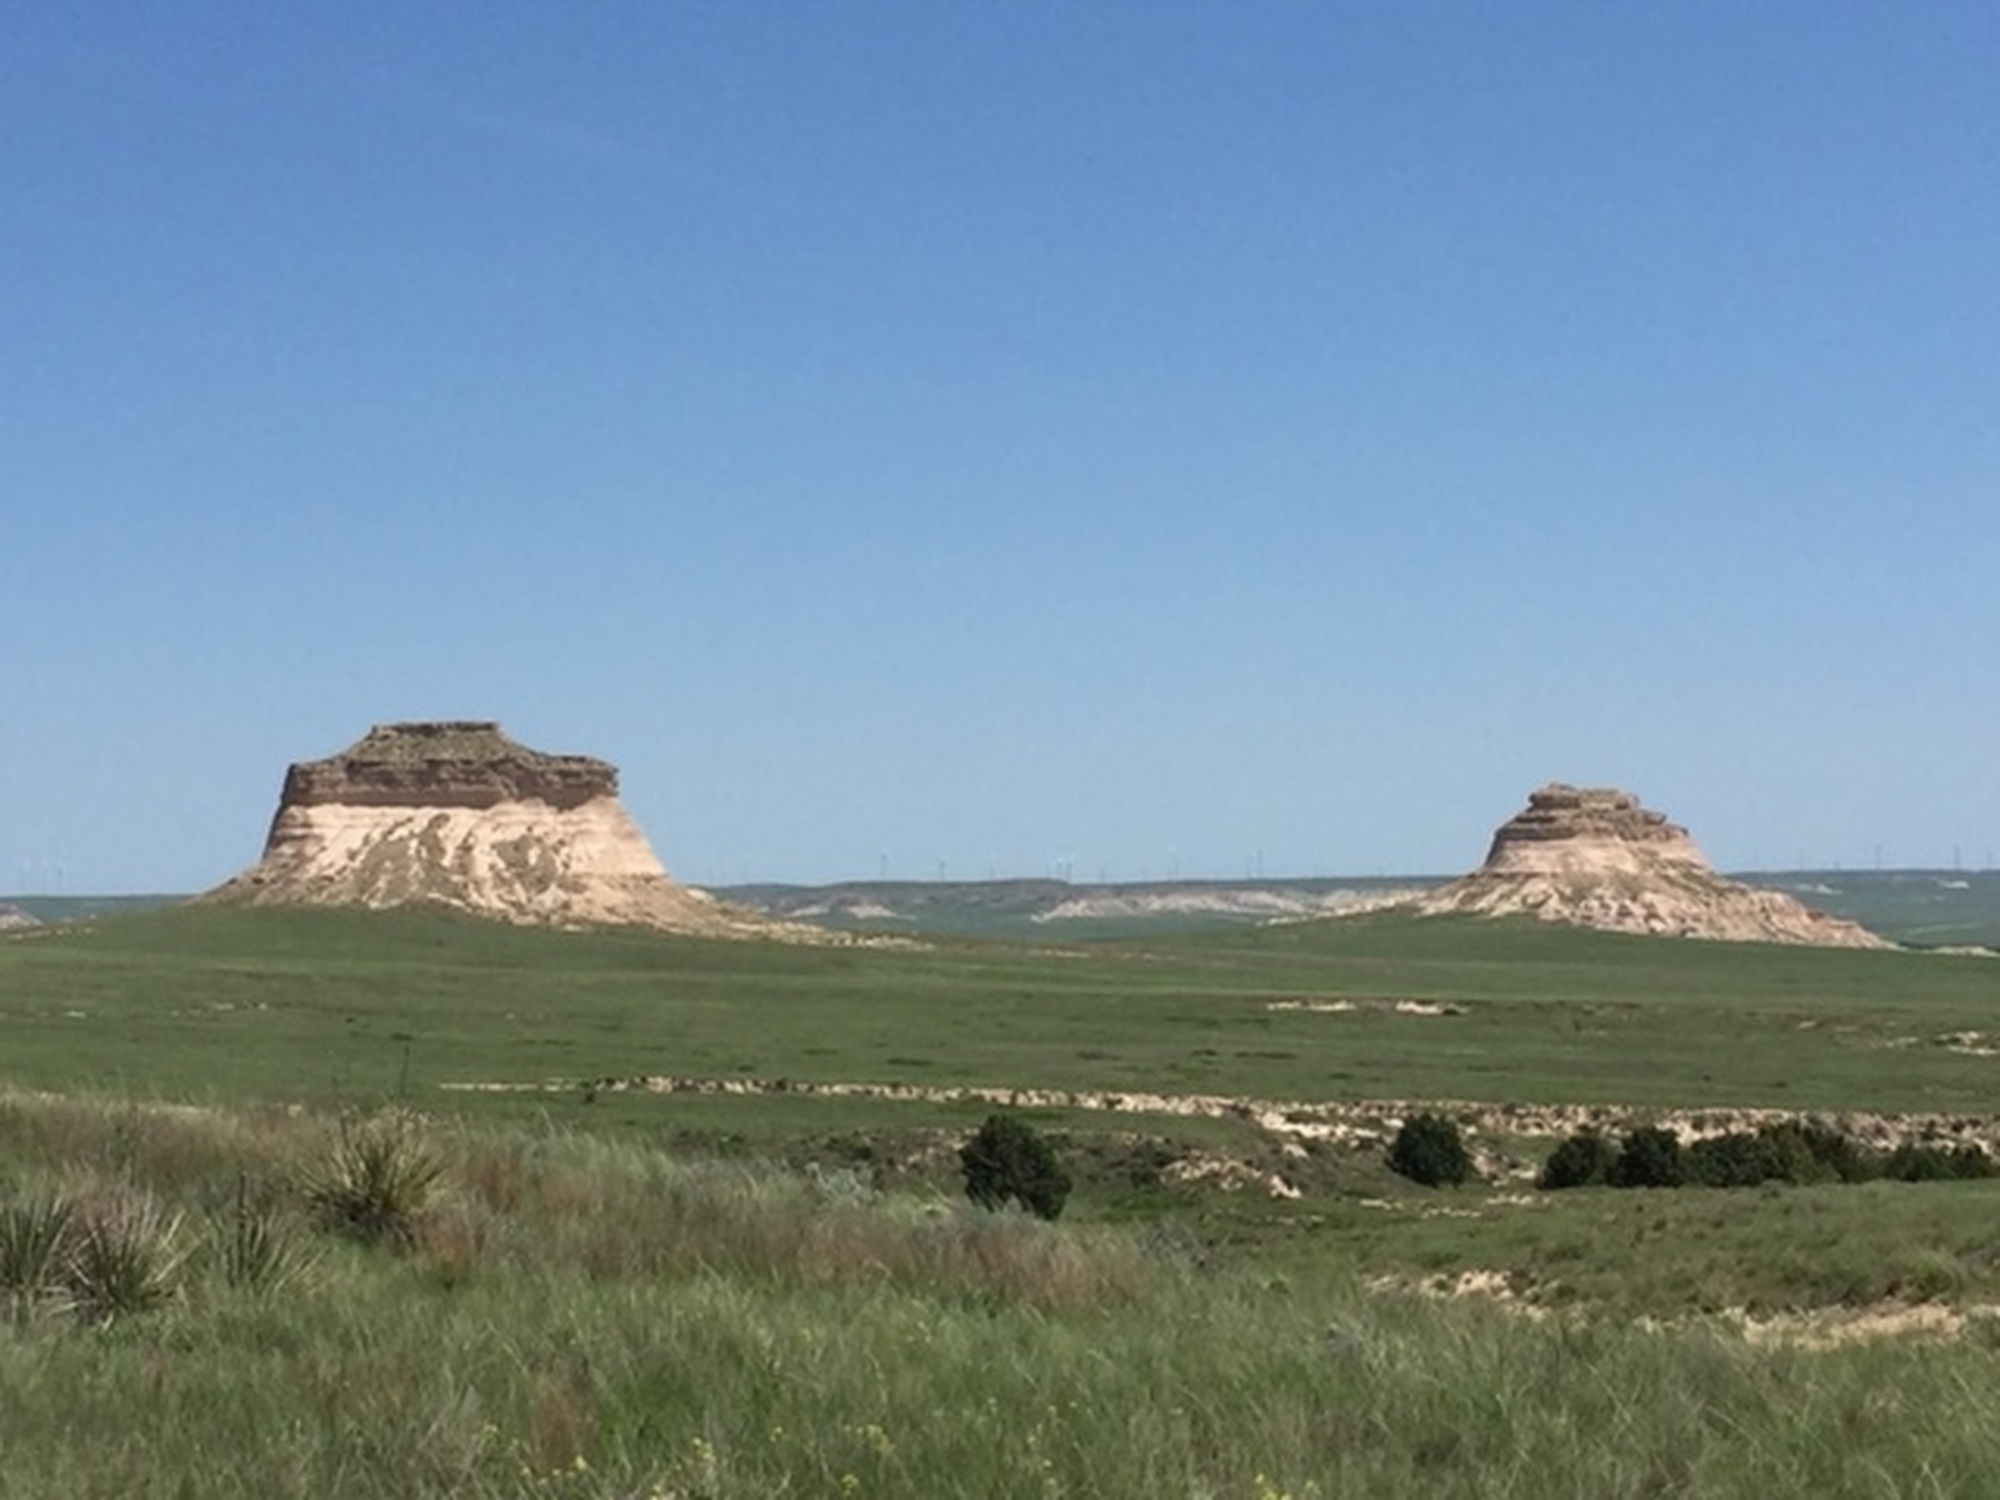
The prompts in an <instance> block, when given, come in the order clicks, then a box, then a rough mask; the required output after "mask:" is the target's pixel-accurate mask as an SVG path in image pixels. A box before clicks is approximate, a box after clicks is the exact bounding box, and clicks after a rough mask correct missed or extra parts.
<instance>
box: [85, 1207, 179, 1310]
mask: <svg viewBox="0 0 2000 1500" xmlns="http://www.w3.org/2000/svg"><path fill="white" fill-rule="evenodd" d="M186 1259H187V1250H186V1247H185V1245H184V1244H183V1242H182V1236H181V1216H180V1215H179V1214H170V1213H167V1212H165V1211H164V1210H163V1209H161V1207H160V1206H159V1205H158V1204H157V1203H155V1202H154V1201H153V1200H152V1199H151V1198H145V1197H131V1196H117V1197H112V1198H109V1199H107V1200H105V1201H104V1202H102V1203H97V1204H91V1205H88V1206H87V1207H86V1208H85V1209H84V1210H83V1211H82V1212H80V1213H79V1214H78V1215H77V1217H76V1227H75V1232H74V1234H73V1235H72V1236H71V1239H70V1245H69V1253H68V1255H67V1256H66V1257H65V1258H64V1280H65V1281H66V1283H67V1285H68V1287H69V1292H70V1295H71V1298H72V1299H73V1301H74V1303H75V1307H76V1311H77V1314H78V1315H79V1316H80V1317H82V1318H83V1319H84V1320H85V1321H86V1322H90V1323H100V1324H102V1323H111V1322H115V1321H116V1320H117V1319H119V1318H126V1317H133V1316H136V1315H137V1314H139V1313H145V1312H151V1311H152V1310H153V1309H154V1308H156V1307H158V1306H160V1305H161V1304H162V1303H164V1302H165V1301H167V1299H168V1298H170V1297H172V1296H173V1294H174V1290H175V1287H176V1285H177V1283H178V1281H179V1277H180V1270H181V1265H182V1263H183V1262H184V1261H185V1260H186Z"/></svg>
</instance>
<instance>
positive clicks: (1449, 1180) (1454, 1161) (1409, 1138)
mask: <svg viewBox="0 0 2000 1500" xmlns="http://www.w3.org/2000/svg"><path fill="white" fill-rule="evenodd" d="M1389 1170H1390V1171H1392V1172H1394V1173H1396V1174H1397V1175H1399V1176H1402V1177H1407V1178H1409V1179H1410V1181H1412V1182H1417V1183H1422V1184H1423V1185H1424V1186H1425V1187H1445V1186H1448V1185H1449V1186H1456V1185H1457V1184H1458V1183H1461V1182H1463V1181H1465V1180H1466V1178H1468V1177H1470V1176H1471V1175H1472V1157H1471V1155H1470V1154H1469V1153H1468V1152H1467V1151H1466V1149H1465V1141H1464V1140H1463V1138H1462V1137H1461V1136H1460V1135H1459V1132H1458V1123H1457V1121H1455V1120H1447V1119H1445V1118H1444V1116H1442V1115H1433V1114H1421V1115H1412V1116H1411V1117H1410V1118H1409V1119H1407V1120H1405V1121H1404V1122H1403V1128H1402V1129H1401V1130H1398V1131H1397V1132H1396V1139H1395V1140H1394V1141H1393V1142H1391V1143H1390V1146H1389Z"/></svg>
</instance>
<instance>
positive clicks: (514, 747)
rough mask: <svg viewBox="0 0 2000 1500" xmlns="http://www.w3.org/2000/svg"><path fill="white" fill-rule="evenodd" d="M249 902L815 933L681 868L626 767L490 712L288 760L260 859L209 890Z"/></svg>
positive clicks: (807, 937)
mask: <svg viewBox="0 0 2000 1500" xmlns="http://www.w3.org/2000/svg"><path fill="white" fill-rule="evenodd" d="M198 899H200V900H202V901H204V902H216V903H235V904H240V905H248V906H344V907H367V908H374V909H380V908H385V907H396V906H422V905H428V906H435V907H444V908H448V909H451V910H455V911H462V912H467V913H471V914H473V915H477V916H483V917H492V918H498V919H500V920H502V921H506V922H513V923H518V924H522V925H529V926H546V927H565V928H581V927H649V928H656V929H659V930H661V931H666V932H679V933H691V934H697V935H701V936H710V937H774V938H782V939H789V940H791V941H815V940H819V939H821V938H822V936H823V935H822V934H821V933H820V932H819V931H818V930H817V929H815V928H808V927H803V926H799V925H796V924H790V923H780V922H775V921H770V920H767V919H765V918H762V917H759V916H757V915H755V914H754V913H750V912H745V911H741V910H738V909H737V908H735V907H733V906H730V905H727V904H726V903H724V902H721V901H718V900H716V899H715V898H714V897H712V896H710V895H708V894H707V893H706V892H703V891H698V890H693V889H691V888H689V887H687V886H684V885H680V884H678V883H676V882H675V881H673V880H672V879H670V878H668V875H667V872H666V871H665V870H664V869H663V868H662V867H661V865H660V861H659V859H658V858H657V857H656V856H655V855H654V853H653V850H652V848H651V846H650V845H648V844H647V842H646V838H645V835H644V834H642V833H641V832H640V831H639V828H638V825H637V824H635V823H634V822H633V821H632V819H631V817H630V816H629V815H628V814H627V813H626V811H625V808H624V806H623V805H622V804H621V803H620V802H619V800H618V771H617V768H616V767H615V766H613V765H611V764H610V763H609V762H607V761H602V760H596V759H594V758H592V757H590V756H587V755H545V754H543V753H541V752H539V751H535V750H530V749H528V748H527V747H526V746H524V745H520V744H517V743H515V742H514V741H513V740H511V739H509V738H508V737H507V736H506V735H505V734H503V733H501V731H500V726H499V725H498V724H495V723H489V722H485V721H480V720H450V721H443V722H431V723H409V724H377V725H376V726H375V727H374V728H372V729H370V730H369V731H368V733H367V734H366V735H364V736H363V737H362V738H361V739H360V740H359V741H358V742H356V743H355V744H353V745H350V746H349V747H348V748H347V749H345V750H343V751H341V752H340V753H339V754H338V755H333V756H329V757H328V758H327V759H325V760H311V761H302V762H299V763H297V764H295V765H293V766H292V767H291V768H290V769H289V770H287V771H286V773H285V786H284V792H283V794H282V796H281V797H280V798H279V802H278V812H277V816H276V817H274V818H273V819H272V821H271V831H270V834H269V836H268V837H267V838H266V839H265V841H264V854H263V857H262V858H261V859H259V860H258V861H257V863H256V864H254V865H252V866H251V867H250V868H249V869H247V870H245V871H243V872H242V873H241V874H239V875H237V876H235V877H234V878H233V879H231V880H229V881H227V882H225V883H224V884H222V885H220V886H218V887H216V888H215V889H214V890H212V891H209V892H207V893H206V894H205V895H203V896H201V897H200V898H198Z"/></svg>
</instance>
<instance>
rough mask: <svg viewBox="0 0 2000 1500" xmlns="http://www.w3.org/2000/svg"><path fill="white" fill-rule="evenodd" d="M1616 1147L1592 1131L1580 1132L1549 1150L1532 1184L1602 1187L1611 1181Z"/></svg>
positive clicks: (1538, 1185) (1554, 1187) (1615, 1161)
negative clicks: (1539, 1172) (1538, 1174)
mask: <svg viewBox="0 0 2000 1500" xmlns="http://www.w3.org/2000/svg"><path fill="white" fill-rule="evenodd" d="M1617 1161H1618V1150H1617V1148H1616V1147H1615V1146H1613V1145H1612V1144H1611V1142H1609V1141H1607V1140H1606V1139H1605V1138H1604V1137H1603V1136H1601V1135H1599V1134H1598V1133H1597V1132H1596V1131H1595V1130H1585V1131H1580V1132H1578V1133H1577V1134H1575V1135H1573V1136H1571V1137H1570V1138H1569V1139H1568V1140H1566V1141H1564V1142H1563V1143H1562V1144H1561V1145H1559V1146H1557V1147H1556V1149H1555V1150H1553V1151H1551V1152H1550V1153H1549V1159H1548V1160H1547V1161H1545V1162H1543V1163H1542V1171H1541V1175H1540V1176H1539V1177H1537V1178H1536V1179H1535V1185H1536V1186H1537V1187H1540V1188H1546V1189H1547V1190H1549V1191H1550V1192H1554V1191H1556V1190H1557V1189H1559V1188H1573V1187H1601V1186H1603V1185H1604V1184H1605V1183H1607V1182H1609V1181H1610V1180H1611V1169H1612V1167H1613V1166H1614V1165H1615V1164H1616V1163H1617Z"/></svg>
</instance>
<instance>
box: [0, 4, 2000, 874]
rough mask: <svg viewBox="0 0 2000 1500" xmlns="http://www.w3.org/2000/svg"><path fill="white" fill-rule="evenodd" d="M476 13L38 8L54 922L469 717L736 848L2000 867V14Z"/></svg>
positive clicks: (42, 534)
mask: <svg viewBox="0 0 2000 1500" xmlns="http://www.w3.org/2000/svg"><path fill="white" fill-rule="evenodd" d="M481 10H482V13H481V14H478V15H477V16H475V15H473V14H472V13H471V12H467V11H465V10H464V8H462V7H460V8H450V7H421V6H416V7H413V6H401V5H398V6H387V5H367V4H357V5H351V6H343V7H338V8H324V7H322V8H317V9H315V8H311V7H302V6H282V7H271V6H249V5H224V4H199V3H196V4H188V5H180V6H174V7H165V8H161V7H139V6H128V5H106V6H92V7H74V6H73V7H55V6H42V7H14V8H13V9H12V10H11V11H10V13H9V14H8V15H7V17H6V18H5V20H4V22H0V205H4V213H0V608H4V610H5V622H6V625H5V631H4V638H0V890H5V889H8V888H9V887H12V888H14V889H17V890H27V891H40V890H50V889H63V890H68V891H75V892H83V891H126V890H160V889H165V890H185V889H193V888H198V887H201V886H205V885H208V884H211V883H214V882H216V881H219V880H221V879H222V878H224V877H226V876H227V875H229V874H230V873H232V872H233V871H234V870H236V869H237V868H240V867H241V866H243V865H245V864H247V863H249V862H250V861H251V860H253V859H254V858H255V856H256V854H257V852H258V849H259V847H260V845H261V841H262V837H263V833H264V829H265V825H266V822H267V821H268V818H269V816H270V813H271V811H272V809H273V807H274V805H275V801H276V795H277V790H278V785H279V782H280V779H281V777H282V775H283V770H284V767H285V764H286V763H287V762H288V761H292V760H297V759H307V758H313V757H317V756H321V755H326V754H330V753H332V752H333V751H335V750H337V749H339V748H341V747H342V746H344V745H346V744H347V743H349V742H351V741H352V740H354V739H355V738H357V737H358V736H359V735H360V734H361V733H362V732H363V731H364V730H365V729H366V728H367V727H368V725H369V724H371V723H373V722H377V721H384V720H390V719H398V718H428V717H479V718H497V719H499V720H501V721H502V722H503V723H504V724H505V725H506V726H507V727H508V728H509V730H510V731H512V732H513V733H514V734H515V735H516V737H517V738H519V739H521V740H523V741H525V742H526V743H529V744H531V745H534V746H536V747H538V748H542V749H548V750H557V751H577V752H584V753H590V754H597V755H601V756H604V757H606V758H607V759H610V760H613V761H615V762H616V763H618V765H619V766H620V767H621V768H622V771H623V778H624V791H625V799H626V802H627V804H628V806H629V807H630V808H631V810H632V811H633V813H634V815H635V816H636V817H637V818H638V819H639V821H640V822H641V824H642V826H644V827H645V829H646V830H647V832H648V833H649V835H650V836H651V838H652V840H653V843H654V845H655V847H656V848H657V849H658V851H659V852H660V854H661V856H662V858H663V859H664V860H665V862H666V863H667V866H668V868H669V869H670V870H671V871H672V872H674V873H675V874H677V875H679V876H681V877H683V878H685V879H689V880H692V881H697V882H703V883H725V882H731V881H742V880H752V879H790V880H807V881H814V880H829V879H837V878H843V877H867V876H873V875H875V874H877V873H879V872H881V871H883V870H887V871H888V872H889V873H890V874H892V875H897V876H905V877H925V878H930V877H934V876H936V875H937V874H938V873H940V872H941V871H942V872H943V873H945V874H947V875H949V876H952V877H968V876H985V875H988V874H990V873H998V874H1003V875H1006V874H1046V873H1049V872H1050V871H1051V870H1052V869H1055V868H1058V867H1061V868H1067V869H1070V870H1073V871H1074V873H1075V874H1076V876H1077V877H1078V878H1095V877H1097V876H1099V875H1104V876H1108V877H1110V878H1113V879H1137V878H1143V877H1148V876H1150V877H1156V878H1157V877H1162V876H1166V875H1169V874H1171V873H1174V872H1176V871H1178V872H1179V873H1181V874H1185V875H1195V874H1208V875H1219V876H1233V875H1241V874H1243V873H1245V872H1246V871H1247V870H1251V869H1253V868H1261V869H1263V870H1264V871H1265V872H1266V873H1269V874H1281V873H1291V874H1318V873H1326V874H1373V873H1397V872H1418V871H1450V870H1456V869H1459V868H1463V867H1466V866H1469V865H1471V864H1473V863H1476V862H1477V860H1478V858H1479V857H1480V855H1481V854H1482V853H1483V851H1484V847H1485V842H1486V839H1487V836H1488V834H1489V833H1490V831H1491V829H1492V827H1493V825H1495V824H1496V823H1498V822H1499V821H1500V820H1502V819H1503V818H1505V817H1506V816H1508V815H1509V814H1510V813H1511V812H1512V811H1514V810H1515V808H1517V807H1518V806H1519V805H1520V804H1521V802H1522V800H1523V798H1524V796H1525V794H1526V793H1527V791H1528V790H1529V789H1530V788H1532V787H1534V786H1536V785H1537V784H1539V783H1541V782H1543V781H1546V780H1551V779H1564V780H1571V781H1580V782H1584V783H1588V784H1613V785H1620V786H1625V787H1628V788H1630V789H1632V790H1635V791H1637V792H1638V793H1640V795H1641V796H1642V797H1643V798H1644V799H1645V800H1646V801H1647V802H1648V803H1649V804H1650V805H1653V806H1656V807H1659V808H1661V809H1663V810H1664V811H1666V812H1668V813H1669V814H1670V815H1671V816H1673V817H1674V818H1676V819H1677V820H1678V821H1681V822H1684V823H1686V824H1688V825H1689V826H1690V827H1691V829H1692V830H1693V832H1694V834H1695V836H1696V839H1697V841H1698V842H1699V843H1701V844H1702V846H1703V847H1704V848H1705V849H1706V850H1707V852H1708V853H1709V854H1710V856H1711V857H1712V858H1713V859H1714V860H1715V861H1716V862H1717V863H1718V864H1720V865H1723V866H1724V867H1728V868H1745V867H1750V866H1765V867H1769V866H1787V865H1797V864H1800V863H1806V864H1832V863H1835V862H1841V863H1851V864H1857V865H1859V864H1867V863H1871V862H1873V861H1874V860H1875V859H1876V858H1878V857H1880V858H1882V859H1884V860H1885V861H1887V862H1888V863H1890V864H1902V865H1914V864H1947V863H1949V862H1951V860H1952V859H1953V858H1954V857H1958V858H1962V859H1963V861H1964V862H1965V863H1966V864H1967V865H1975V864H1986V863H1990V862H1991V860H1992V858H1993V855H1992V850H1993V848H1994V846H1995V845H2000V777H1996V775H1995V772H1994V763H1993V754H1994V746H1995V744H1996V743H1997V742H2000V693H1996V691H1995V689H1996V686H2000V645H1997V644H1996V639H2000V631H1996V629H1995V626H1996V613H2000V606H1997V605H1996V600H2000V539H1996V519H2000V504H1996V501H2000V277H1996V275H1995V274H1994V269H1993V268H1994V267H1995V266H2000V106H1996V104H1995V102H1994V95H1993V86H1992V80H1993V79H1994V77H1995V76H2000V10H1996V9H1994V8H1993V7H1991V6H1990V5H1986V4H1983V3H1982V4H1949V3H1940V4H1929V5H1923V6H1882V5H1872V4H1871V5H1860V4H1841V3H1812V4H1783V3H1768V4H1760V5H1756V6H1726V5H1721V4H1706V3H1697V4H1688V5H1679V6H1654V7H1627V6H1603V5H1596V4H1575V5H1561V4H1528V5H1510V6H1486V5H1473V4H1463V5H1440V4H1421V3H1419V4H1411V5H1395V6H1359V5H1355V6H1346V5H1304V4H1272V5H1263V6H1243V5H1224V4H1219V3H1218V4H1204V5H1188V4H1175V3H1161V0H1147V3H1133V4H1118V3H1104V4H1098V5H1093V6H1088V7H1076V6H1058V5H1037V4H1019V5H1006V6H993V5H957V4H938V3H935V0H925V3H914V0H913V3H909V4H863V3H857V4H843V5H837V6H810V7H809V6H775V5H769V6H767V5H756V4H746V5H735V4H730V5H724V4H702V5H651V4H648V5H637V4H633V5H611V4H606V5H588V6H533V5H507V6H495V7H484V8H481ZM1955 851H1956V855H1955Z"/></svg>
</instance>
